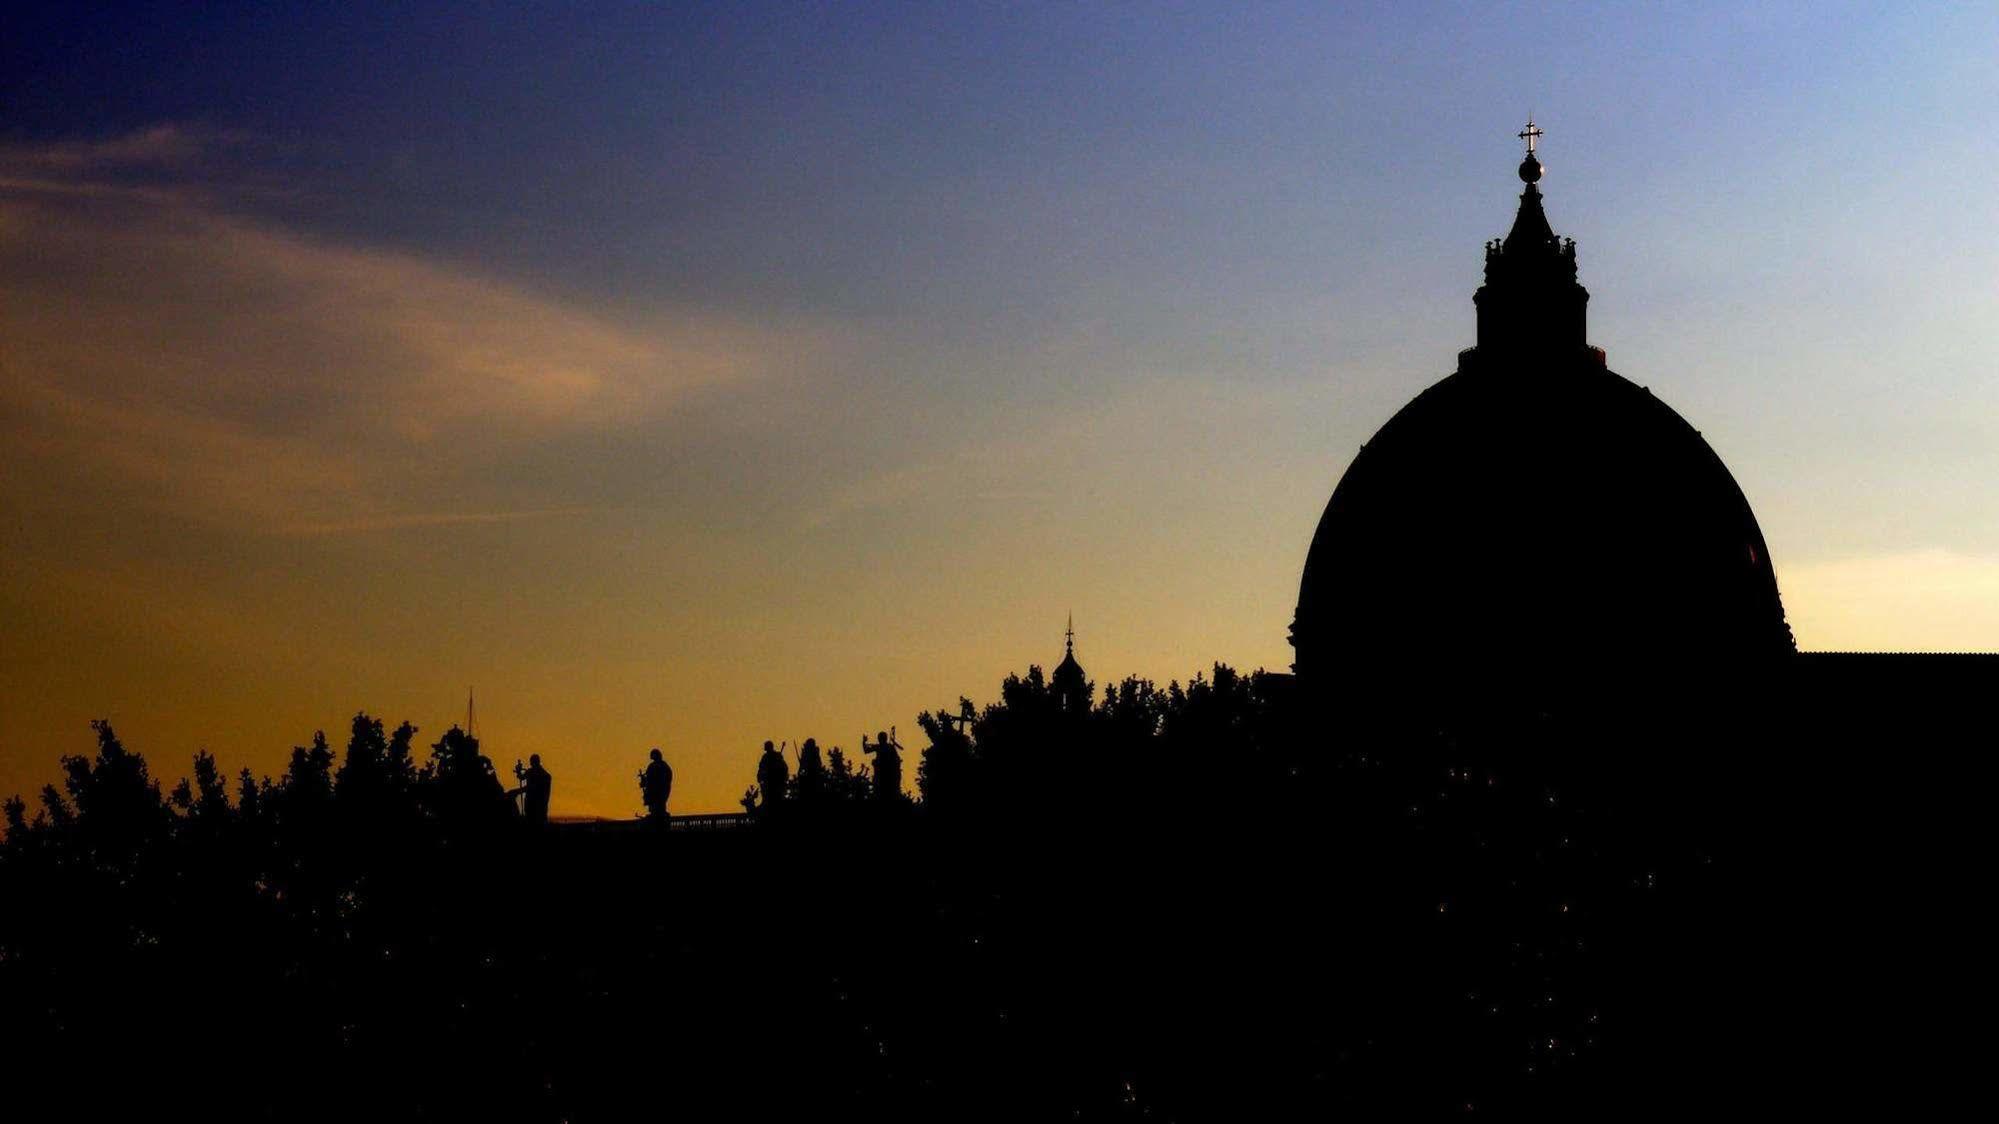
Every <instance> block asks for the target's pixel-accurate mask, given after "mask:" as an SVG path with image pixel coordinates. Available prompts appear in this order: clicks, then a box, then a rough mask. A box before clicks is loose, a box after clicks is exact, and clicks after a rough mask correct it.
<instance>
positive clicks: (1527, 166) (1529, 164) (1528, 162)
mask: <svg viewBox="0 0 1999 1124" xmlns="http://www.w3.org/2000/svg"><path fill="white" fill-rule="evenodd" d="M1540 178H1541V158H1540V157H1538V156H1536V155H1534V154H1533V153H1531V152H1530V153H1528V154H1527V159H1525V160H1522V161H1521V162H1520V182H1521V183H1536V182H1538V181H1539V180H1540Z"/></svg>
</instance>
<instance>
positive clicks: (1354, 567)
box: [1292, 158, 1792, 692]
mask: <svg viewBox="0 0 1999 1124" xmlns="http://www.w3.org/2000/svg"><path fill="white" fill-rule="evenodd" d="M1530 159H1531V158H1530ZM1522 178H1527V177H1526V170H1525V168H1524V167H1523V170H1522ZM1575 276H1576V274H1575V244H1574V243H1573V242H1566V243H1565V242H1562V241H1561V240H1559V239H1557V238H1556V237H1555V235H1554V234H1553V233H1552V231H1550V230H1549V228H1548V223H1547V219H1546V217H1545V215H1544V214H1543V212H1542V209H1541V201H1540V193H1539V191H1538V190H1537V189H1536V188H1535V187H1534V185H1533V184H1532V183H1531V182H1530V183H1529V184H1528V186H1527V189H1526V191H1525V192H1523V193H1522V195H1521V207H1520V214H1519V216H1518V218H1517V219H1516V221H1515V223H1514V228H1513V231H1512V232H1511V233H1510V234H1509V235H1508V236H1507V237H1506V239H1504V240H1503V241H1501V242H1495V243H1491V244H1489V245H1488V246H1487V262H1486V285H1485V286H1484V287H1482V288H1481V289H1480V290H1479V292H1478V294H1477V296H1476V298H1475V300H1476V303H1477V305H1478V311H1479V346H1478V347H1476V348H1473V349H1470V350H1467V351H1466V352H1464V353H1462V354H1461V355H1460V357H1459V368H1458V371H1457V373H1456V374H1453V375H1451V376H1449V377H1448V378H1445V379H1444V380H1443V381H1441V382H1439V383H1437V384H1435V385H1434V386H1431V387H1430V388H1429V389H1428V390H1425V391H1424V392H1423V393H1421V394H1419V395H1417V397H1416V398H1415V400H1414V401H1412V402H1410V403H1409V404H1408V405H1407V406H1405V407H1404V408H1403V409H1402V410H1401V412H1399V413H1397V414H1396V415H1395V416H1394V417H1393V418H1392V419H1390V420H1389V422H1388V424H1387V425H1384V426H1383V427H1382V428H1381V430H1380V431H1379V432H1378V433H1376V434H1375V436H1374V438H1373V439H1372V440H1370V441H1369V442H1368V443H1367V444H1366V445H1365V446H1363V447H1362V449H1361V451H1360V453H1359V454H1358V455H1357V456H1356V457H1355V458H1354V461H1353V463H1352V465H1351V466H1350V467H1349V468H1348V469H1347V472H1346V475H1345V476H1344V477H1343V478H1342V479H1341V480H1340V483H1339V486H1338V488H1337V489H1336V490H1335V491H1334V492H1333V496H1332V500H1331V501H1330V502H1329V503H1328V504H1327V505H1326V511H1325V515H1324V516H1323V517H1322V518H1321V519H1320V521H1319V528H1318V532H1317V534H1316V535H1314V536H1313V539H1312V547H1311V551H1310V553H1309V554H1308V555H1307V557H1306V561H1305V572H1304V577H1303V580H1302V581H1301V583H1300V586H1299V591H1298V614H1297V618H1296V620H1295V621H1294V623H1293V625H1292V643H1293V644H1294V645H1295V646H1296V650H1297V657H1296V658H1297V663H1296V669H1297V672H1298V675H1299V678H1300V680H1301V682H1304V681H1307V680H1314V681H1316V682H1318V683H1319V685H1320V686H1326V685H1329V684H1332V683H1334V682H1336V681H1337V680H1340V679H1342V678H1347V677H1353V676H1360V677H1366V676H1368V675H1371V674H1386V675H1399V676H1403V677H1404V678H1405V679H1406V678H1407V677H1408V675H1409V674H1410V673H1414V674H1415V675H1416V676H1417V677H1418V678H1421V677H1423V676H1430V675H1444V676H1447V677H1450V678H1454V679H1459V680H1460V681H1463V682H1477V681H1484V682H1487V683H1494V684H1499V683H1508V684H1517V683H1519V682H1520V681H1522V680H1538V681H1540V682H1542V683H1544V684H1545V685H1546V686H1547V687H1548V689H1549V690H1550V691H1551V692H1561V691H1563V690H1564V689H1565V688H1571V689H1572V688H1573V687H1574V686H1575V684H1576V682H1577V681H1578V680H1592V681H1602V680H1603V679H1605V678H1606V677H1618V676H1627V677H1629V676H1642V675H1647V674H1651V673H1652V672H1654V671H1657V670H1658V669H1661V668H1673V669H1685V668H1696V669H1700V668H1704V669H1707V670H1710V671H1712V670H1716V669H1719V668H1721V667H1723V666H1735V665H1737V664H1738V663H1739V662H1740V661H1745V660H1753V659H1757V658H1761V657H1765V656H1769V655H1772V654H1778V653H1787V652H1789V651H1790V650H1791V647H1792V645H1791V638H1790V630H1789V628H1788V627H1787V626H1786V625H1785V623H1784V613H1783V607H1782V605H1781V603H1780V601H1779V599H1778V595H1777V583H1776V577H1775V574H1774V572H1773V571H1772V569H1771V566H1770V555H1769V550H1768V549H1767V548H1766V547H1765V546H1764V543H1763V535H1762V533H1761V531H1760V530H1758V528H1757V526H1756V519H1755V516H1754V515H1753V514H1751V512H1750V509H1749V504H1748V501H1747V500H1746V499H1744V497H1743V494H1742V491H1741V489H1740V488H1738V487H1737V486H1736V483H1735V481H1734V479H1733V478H1732V477H1730V475H1729V473H1728V470H1727V468H1726V467H1724V466H1723V465H1722V462H1721V460H1720V458H1719V457H1717V456H1716V455H1715V453H1714V450H1712V449H1711V448H1709V447H1708V444H1707V442H1706V441H1704V440H1703V439H1702V438H1701V435H1700V434H1699V433H1698V432H1696V431H1695V430H1694V428H1693V427H1692V426H1690V425H1688V424H1687V423H1686V421H1684V420H1683V419H1682V418H1681V417H1680V416H1679V415H1678V414H1676V413H1674V412H1673V410H1672V409H1671V408H1670V407H1668V406H1667V405H1666V404H1665V403H1663V402H1661V401H1659V400H1658V399H1657V398H1654V397H1653V396H1652V395H1651V394H1650V393H1649V392H1648V391H1647V390H1646V389H1644V388H1642V387H1639V386H1637V385H1635V384H1633V383H1632V382H1630V381H1629V380H1627V379H1625V378H1623V377H1622V376H1619V375H1617V374H1615V373H1613V372H1611V371H1609V370H1607V369H1606V368H1605V367H1604V365H1603V353H1602V352H1600V351H1596V350H1594V349H1591V348H1589V347H1588V345H1587V344H1586V343H1585V337H1584V334H1583V328H1584V315H1583V310H1584V307H1585V304H1586V302H1587V301H1588V299H1589V295H1588V293H1587V292H1586V291H1584V290H1583V288H1582V286H1581V285H1579V284H1577V283H1576V280H1575ZM1509 689H1511V688H1509Z"/></svg>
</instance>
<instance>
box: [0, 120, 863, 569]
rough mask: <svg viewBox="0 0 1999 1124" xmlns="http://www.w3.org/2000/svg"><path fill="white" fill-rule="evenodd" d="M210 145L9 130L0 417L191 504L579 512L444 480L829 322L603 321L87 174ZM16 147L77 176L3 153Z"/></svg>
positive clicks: (749, 359) (163, 134) (350, 517)
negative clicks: (475, 501)
mask: <svg viewBox="0 0 1999 1124" xmlns="http://www.w3.org/2000/svg"><path fill="white" fill-rule="evenodd" d="M200 152H201V145H200V144H199V143H197V142H196V141H193V140H190V139H189V138H188V137H187V136H186V135H185V134H184V133H183V132H181V131H179V130H174V129H167V128H163V129H158V130H148V131H146V132H145V133H142V134H138V135H136V136H134V137H132V138H124V139H116V140H112V141H107V142H102V143H99V144H65V145H57V146H52V147H50V148H47V149H44V150H41V151H39V152H28V151H23V150H21V149H19V148H13V149H8V150H5V151H4V152H0V290H4V292H5V293H6V300H5V301H4V302H0V338H5V339H7V341H8V348H7V352H6V354H5V355H4V356H0V371H3V372H4V374H5V376H6V378H5V382H4V385H0V438H4V439H6V440H8V441H9V442H10V443H11V444H12V446H13V447H14V448H16V449H17V450H25V451H27V452H30V453H34V454H37V455H39V456H41V457H43V458H46V459H48V460H50V461H51V462H60V463H65V464H71V465H76V464H82V465H89V466H92V470H93V471H99V470H106V469H108V470H111V471H114V472H116V473H117V474H119V475H120V476H122V477H123V478H124V479H126V480H128V481H134V482H138V483H141V484H144V485H147V486H148V487H150V489H151V490H152V494H153V496H154V499H155V500H156V501H157V502H158V503H160V504H162V505H163V506H168V507H172V508H175V509H180V510H184V511H186V512H189V513H192V514H195V515H198V516H201V517H203V518H206V519H210V520H215V521H220V522H224V523H228V524H231V525H235V526H239V527H240V526H242V525H244V524H245V523H248V524H250V525H252V526H254V527H257V528H260V529H276V530H278V531H280V532H281V533H293V534H326V533H337V532H339V531H345V530H354V529H378V530H379V529H394V528H399V527H416V526H435V525H441V524H442V523H446V522H450V521H459V522H474V521H482V520H490V519H492V518H493V517H494V516H495V513H496V510H497V514H498V515H499V517H502V518H506V519H518V518H524V517H541V516H542V515H543V514H544V513H545V512H546V511H549V510H558V509H559V510H569V509H571V508H573V507H575V506H577V505H574V504H570V505H564V504H560V503H557V504H537V505H534V506H532V507H530V508H525V509H523V511H522V512H518V513H517V512H511V511H507V510H505V509H506V507H507V505H506V504H504V503H500V504H493V503H491V502H490V501H487V502H486V503H485V504H484V505H483V506H482V507H480V508H476V509H474V510H471V511H465V512H457V511H450V510H439V508H438V505H437V504H436V502H435V497H438V496H441V495H446V494H449V495H465V494H467V489H466V487H465V486H464V485H465V484H466V482H468V481H473V482H476V481H477V480H478V479H479V478H480V477H481V476H482V474H484V473H485V472H487V471H489V470H491V469H492V468H494V467H495V466H498V465H502V464H505V463H507V462H508V461H509V460H511V459H513V458H515V457H517V456H519V455H521V454H522V453H523V452H525V451H528V450H531V449H533V448H536V447H537V446H539V445H541V444H544V443H546V442H550V441H555V440H562V439H569V440H572V441H573V440H574V439H575V438H577V437H578V436H580V435H589V434H597V433H609V432H612V431H617V430H626V429H631V428H634V427H639V426H645V425H648V424H654V423H658V422H660V421H661V420H662V419H665V418H667V417H669V416H670V415H671V414H672V413H673V412H674V411H675V410H676V408H677V407H679V406H680V405H681V404H682V403H683V402H685V401H686V400H687V399H688V398H689V397H690V396H692V395H695V394H698V393H703V392H706V391H710V390H713V389H715V388H722V387H729V386H736V385H743V384H748V383H753V382H756V381H758V380H760V379H764V378H766V377H768V376H770V375H771V374H773V373H774V372H778V371H781V370H785V369H788V368H790V367H792V366H794V365H795V364H796V362H797V361H798V358H799V357H800V356H801V355H805V354H809V353H811V352H812V351H813V350H814V349H815V346H816V344H817V342H818V341H819V340H820V339H821V338H822V335H823V333H822V328H823V326H818V327H815V326H813V325H779V326H767V325H758V324H749V323H744V322H741V321H737V320H733V319H731V318H727V317H721V316H715V315H711V314H705V313H702V312H699V311H686V310H673V309H668V310H664V311H661V312H657V313H651V314H646V315H645V316H644V317H643V318H642V319H641V320H639V321H638V322H631V321H627V320H612V319H609V318H607V317H605V316H603V315H601V314H599V313H597V312H595V311H592V310H589V309H586V308H583V307H580V306H577V305H575V304H573V303H570V302H566V301H563V300H559V299H555V298H551V297H548V296H544V295H541V294H537V293H535V292H532V291H530V290H528V289H525V288H522V287H520V286H518V285H514V284H510V283H508V282H505V281H503V280H500V279H496V278H493V277H488V276H482V275H480V274H478V273H476V272H474V271H471V270H468V269H465V268H462V267H458V266H455V265H452V264H449V263H442V262H436V261H430V260H425V259H422V258H419V257H416V256H414V255H411V254H408V253H402V252H397V251H392V250H384V249H377V248H370V247H352V246H340V245H332V244H328V243H325V242H322V241H316V240H312V239H308V238H304V237H300V236H297V235H294V234H290V233H287V232H285V231H282V230H277V229H272V228H270V227H268V226H265V225H261V224H259V223H256V222H253V221H250V220H247V219H244V218H242V217H239V216H236V215H233V214H230V213H227V212H226V211H223V210H220V209H218V208H217V207H216V206H215V205H214V204H212V203H211V202H209V201H208V196H207V195H206V194H205V193H203V192H200V191H196V190H185V191H184V190H180V189H178V188H176V187H173V186H150V185H149V186H142V187H134V186H130V185H126V184H121V183H115V182H104V181H103V180H101V179H99V178H96V177H95V173H96V172H98V171H99V170H103V169H114V168H116V167H120V166H124V165H128V164H132V163H135V162H148V161H151V162H166V163H172V162H175V161H183V162H184V161H193V160H196V159H198V157H199V155H200ZM23 167H28V168H34V169H39V170H43V171H46V172H57V173H67V172H70V171H72V170H73V171H75V173H76V174H75V176H74V177H73V178H60V177H55V178H51V177H50V176H48V175H44V176H41V177H37V178H23V177H21V176H18V175H13V174H9V173H10V172H13V171H15V170H18V169H20V168H23ZM426 497H431V498H430V499H428V500H426Z"/></svg>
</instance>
